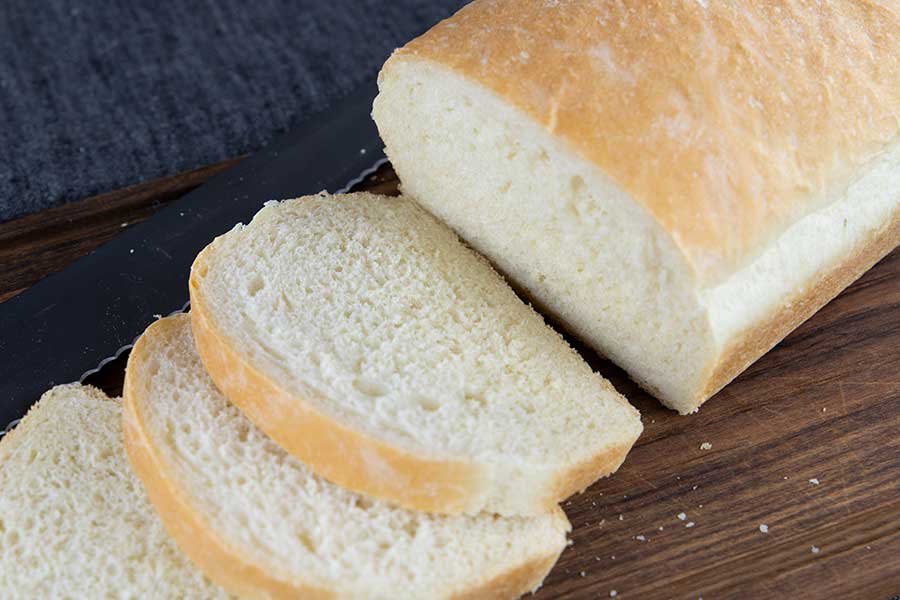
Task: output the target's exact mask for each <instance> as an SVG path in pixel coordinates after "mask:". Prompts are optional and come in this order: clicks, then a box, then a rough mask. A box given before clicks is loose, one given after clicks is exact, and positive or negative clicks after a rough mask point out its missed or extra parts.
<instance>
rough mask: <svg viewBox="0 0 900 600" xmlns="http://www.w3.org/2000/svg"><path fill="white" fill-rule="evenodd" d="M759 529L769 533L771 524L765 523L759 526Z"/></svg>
mask: <svg viewBox="0 0 900 600" xmlns="http://www.w3.org/2000/svg"><path fill="white" fill-rule="evenodd" d="M759 530H760V531H761V532H763V533H769V526H768V525H766V524H765V523H763V524H762V525H760V526H759Z"/></svg>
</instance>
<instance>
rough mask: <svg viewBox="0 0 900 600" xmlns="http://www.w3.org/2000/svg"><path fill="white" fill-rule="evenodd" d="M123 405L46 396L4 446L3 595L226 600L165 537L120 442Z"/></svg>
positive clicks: (80, 393) (81, 394)
mask: <svg viewBox="0 0 900 600" xmlns="http://www.w3.org/2000/svg"><path fill="white" fill-rule="evenodd" d="M121 421H122V405H121V403H120V402H119V401H117V400H110V399H109V398H107V397H106V396H105V395H104V394H103V392H101V391H99V390H97V389H94V388H92V387H87V386H82V385H78V384H70V385H61V386H57V387H55V388H53V389H52V390H50V391H48V392H47V393H45V394H44V395H43V396H42V397H41V399H40V401H39V402H38V403H37V404H35V405H34V406H33V407H32V408H31V410H30V411H29V412H28V415H27V416H26V417H25V419H23V420H22V422H21V423H20V424H19V425H18V427H16V429H15V430H13V431H12V432H11V433H9V434H7V435H6V436H5V437H4V439H3V441H2V442H0V590H2V591H0V595H2V597H3V598H225V597H227V596H226V594H225V592H224V591H223V590H221V589H220V588H218V587H217V586H215V585H214V584H212V583H211V582H210V581H209V580H208V579H206V578H205V577H204V576H203V574H202V573H201V572H200V571H199V570H198V569H196V568H195V567H194V566H193V565H192V564H191V563H190V561H189V560H188V558H187V557H186V556H185V555H184V554H182V553H181V551H180V550H178V548H177V546H176V545H175V543H174V542H173V541H172V540H171V539H170V538H169V536H168V535H167V534H166V532H165V529H163V526H162V523H161V522H160V520H159V517H157V515H156V512H155V511H154V510H153V508H152V506H151V505H150V503H149V501H148V500H147V496H146V494H145V493H144V490H143V489H142V487H141V482H140V481H138V479H137V478H136V477H135V476H134V474H133V473H132V471H131V468H130V467H129V465H128V460H127V458H126V457H125V449H124V447H123V445H122V429H121Z"/></svg>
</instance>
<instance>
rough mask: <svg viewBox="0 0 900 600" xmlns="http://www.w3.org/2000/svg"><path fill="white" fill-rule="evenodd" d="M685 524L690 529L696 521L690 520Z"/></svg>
mask: <svg viewBox="0 0 900 600" xmlns="http://www.w3.org/2000/svg"><path fill="white" fill-rule="evenodd" d="M684 526H685V527H687V528H689V529H690V528H691V527H693V526H694V522H693V521H688V522H687V523H685V524H684Z"/></svg>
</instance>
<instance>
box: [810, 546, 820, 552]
mask: <svg viewBox="0 0 900 600" xmlns="http://www.w3.org/2000/svg"><path fill="white" fill-rule="evenodd" d="M809 549H810V551H811V552H812V553H813V554H818V553H819V552H821V549H820V548H819V547H818V546H810V548H809Z"/></svg>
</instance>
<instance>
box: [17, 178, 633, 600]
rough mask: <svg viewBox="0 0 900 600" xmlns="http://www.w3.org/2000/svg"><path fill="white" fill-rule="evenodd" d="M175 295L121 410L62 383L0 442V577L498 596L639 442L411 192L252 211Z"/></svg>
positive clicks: (530, 577) (37, 592)
mask: <svg viewBox="0 0 900 600" xmlns="http://www.w3.org/2000/svg"><path fill="white" fill-rule="evenodd" d="M189 289H190V297H191V311H190V313H189V314H179V315H175V316H171V317H167V318H164V319H161V320H159V321H157V322H155V323H153V324H152V325H151V326H150V327H149V328H148V329H147V331H146V332H145V333H144V334H143V335H142V336H141V337H140V339H139V340H138V341H137V343H136V344H135V346H134V348H133V350H132V352H131V355H130V358H129V361H128V367H127V372H126V378H125V385H124V392H123V401H122V402H121V403H120V402H117V401H113V400H110V399H107V398H105V397H103V395H102V394H101V393H100V392H98V391H97V390H94V389H92V388H88V387H83V386H79V385H77V384H75V385H69V386H61V387H57V388H55V389H54V390H51V391H50V392H48V393H47V394H46V395H45V396H44V397H43V398H42V400H41V401H40V402H39V403H38V404H37V405H36V406H35V408H33V409H32V410H31V412H30V413H29V415H28V416H27V417H26V418H25V419H24V421H23V423H22V424H21V425H20V426H19V427H18V428H17V429H16V430H14V431H13V432H12V434H10V435H9V436H8V437H7V438H6V439H5V440H3V442H2V444H0V460H2V463H0V523H2V529H0V532H2V533H0V586H2V587H3V589H5V590H14V592H13V593H14V594H21V595H22V596H23V597H33V596H59V595H63V596H64V595H71V596H85V595H88V596H105V595H110V594H112V595H127V596H156V597H159V596H165V597H213V596H218V595H226V594H229V595H236V596H241V597H285V598H287V597H291V598H384V599H390V598H513V597H517V596H519V595H521V594H523V593H525V592H528V591H530V590H534V589H535V588H537V587H538V586H539V585H540V583H541V582H542V580H543V578H544V577H545V575H546V574H547V572H548V571H549V570H550V569H551V567H552V566H553V564H554V563H555V562H556V560H557V558H558V556H559V554H560V552H561V551H562V550H563V548H564V547H565V545H566V534H567V532H568V530H569V528H570V526H569V523H568V521H567V519H566V517H565V515H564V513H563V512H562V511H561V510H560V508H559V506H558V503H559V502H560V501H561V500H563V499H564V498H566V497H567V496H569V495H571V494H572V493H574V492H577V491H579V490H581V489H583V488H585V487H586V486H588V485H590V484H591V483H593V482H594V481H595V480H596V479H598V478H599V477H601V476H604V475H608V474H609V473H611V472H613V471H615V470H616V469H617V468H618V466H619V465H620V464H621V462H622V461H623V460H624V458H625V455H626V453H627V452H628V450H629V449H630V447H631V446H632V444H633V443H634V441H635V440H636V439H637V437H638V435H639V434H640V432H641V423H640V418H639V415H638V413H637V411H636V410H635V409H633V408H632V407H631V406H630V405H629V404H628V403H627V402H626V401H625V399H624V398H622V396H620V395H619V394H618V393H617V392H616V391H615V390H614V389H613V388H612V386H610V384H609V383H607V382H606V381H605V380H604V379H603V378H601V377H600V376H599V375H597V374H596V373H594V372H592V370H591V369H590V368H589V367H588V365H587V364H586V363H585V362H584V361H583V360H582V359H581V358H580V357H579V356H578V355H577V354H576V353H575V352H574V351H573V350H572V349H571V348H570V347H569V346H568V344H567V343H566V342H565V341H564V340H563V338H562V337H560V335H559V334H557V333H556V332H555V331H553V330H552V329H550V328H549V327H548V326H547V325H546V324H545V323H544V321H543V319H542V318H541V317H540V316H539V315H538V314H537V313H536V312H534V311H533V310H532V309H531V308H530V307H529V306H528V305H526V304H525V303H523V302H522V301H521V300H520V299H519V298H518V297H517V296H516V295H515V293H514V292H513V291H512V290H511V289H510V287H509V286H508V285H507V284H506V283H505V282H504V280H503V279H502V278H501V277H500V276H499V275H498V274H497V273H496V272H495V271H494V270H493V269H492V267H491V266H490V264H489V263H488V262H487V261H486V260H484V259H483V258H482V257H480V256H479V255H477V254H476V253H474V252H473V251H472V250H470V249H469V248H468V247H466V246H464V245H463V244H462V243H461V242H460V241H459V239H458V238H457V237H456V235H455V234H454V233H453V232H452V231H451V230H450V229H449V228H448V227H447V226H445V225H443V224H441V223H440V222H438V221H437V220H436V219H435V218H434V217H432V216H431V215H429V214H428V213H426V212H425V211H424V210H423V209H422V208H420V207H419V206H418V205H417V204H415V203H414V202H412V201H411V200H409V199H406V198H402V197H400V198H392V197H385V196H375V195H371V194H352V195H345V196H326V195H318V196H310V197H305V198H298V199H295V200H288V201H284V202H280V203H279V202H272V203H268V204H267V205H266V206H265V207H264V208H263V209H262V210H261V211H260V212H259V213H258V214H257V215H256V217H255V218H254V219H253V221H252V222H251V223H250V224H249V225H246V226H237V227H235V228H234V229H233V230H232V231H230V232H229V233H227V234H225V235H223V236H221V237H219V238H217V239H216V240H215V241H214V242H213V243H212V244H210V245H209V246H208V247H207V248H206V249H205V250H203V252H201V254H200V255H199V256H198V257H197V259H196V261H195V262H194V265H193V268H192V271H191V277H190V283H189ZM119 423H121V426H120V425H119ZM24 506H28V509H27V510H24V509H23V507H24ZM22 565H31V567H30V568H23V567H22Z"/></svg>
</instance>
